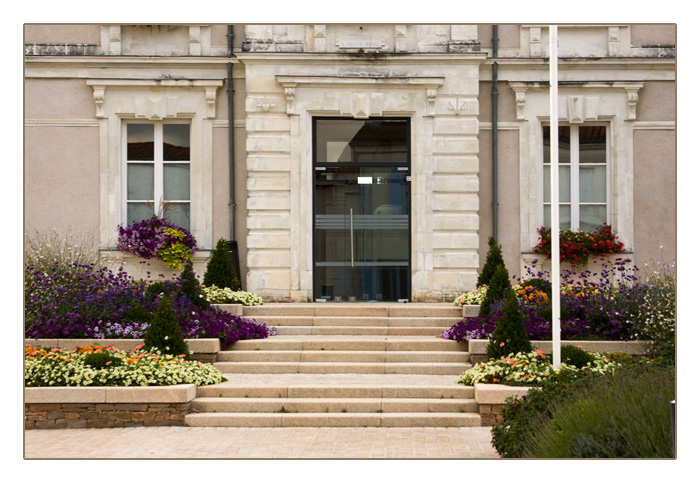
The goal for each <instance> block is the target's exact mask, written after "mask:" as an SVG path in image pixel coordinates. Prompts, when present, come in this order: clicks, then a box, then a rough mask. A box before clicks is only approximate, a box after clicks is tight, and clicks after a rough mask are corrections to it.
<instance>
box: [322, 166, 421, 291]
mask: <svg viewBox="0 0 700 483" xmlns="http://www.w3.org/2000/svg"><path fill="white" fill-rule="evenodd" d="M315 173H316V193H315V204H316V206H315V219H314V222H315V233H314V241H315V247H314V250H315V273H316V276H315V286H314V291H315V297H316V298H325V299H327V300H343V301H347V300H350V297H354V299H355V300H357V301H379V300H385V301H392V300H393V301H396V300H399V299H408V298H409V263H408V261H409V256H410V250H409V235H410V232H409V220H408V215H409V197H408V189H407V180H406V176H407V171H405V170H400V168H398V167H366V166H363V167H360V166H357V167H355V166H344V167H337V168H327V169H325V170H317V171H315Z"/></svg>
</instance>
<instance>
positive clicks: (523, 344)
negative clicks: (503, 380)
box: [486, 268, 532, 359]
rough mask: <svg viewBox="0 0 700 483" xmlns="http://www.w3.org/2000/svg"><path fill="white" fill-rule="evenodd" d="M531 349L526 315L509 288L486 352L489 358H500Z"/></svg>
mask: <svg viewBox="0 0 700 483" xmlns="http://www.w3.org/2000/svg"><path fill="white" fill-rule="evenodd" d="M499 270H500V268H499ZM497 273H498V272H497ZM495 277H496V276H494V278H495ZM531 351H532V344H530V339H529V338H528V336H527V331H526V330H525V317H523V314H522V313H521V312H520V307H519V306H518V301H517V299H516V298H515V292H513V290H512V289H510V288H509V289H508V294H507V296H506V304H505V306H504V307H503V311H502V312H501V316H500V317H499V319H498V321H497V322H496V329H495V330H494V331H493V334H492V335H491V338H490V339H489V345H488V347H487V348H486V352H487V354H488V356H489V358H491V357H493V358H494V359H498V358H501V357H505V356H507V355H509V354H517V353H518V352H531Z"/></svg>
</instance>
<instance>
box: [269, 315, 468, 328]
mask: <svg viewBox="0 0 700 483" xmlns="http://www.w3.org/2000/svg"><path fill="white" fill-rule="evenodd" d="M260 320H261V321H263V319H260ZM460 320H462V319H460V318H458V317H309V316H297V315H274V316H270V317H265V318H264V322H266V323H267V325H272V326H274V327H278V328H279V327H297V326H313V327H335V326H345V327H439V328H441V329H442V330H445V329H447V328H450V327H452V326H453V325H454V324H456V323H457V322H459V321H460Z"/></svg>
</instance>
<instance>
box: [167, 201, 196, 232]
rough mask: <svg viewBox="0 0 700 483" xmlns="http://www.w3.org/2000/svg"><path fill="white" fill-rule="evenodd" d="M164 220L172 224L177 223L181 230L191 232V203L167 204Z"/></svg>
mask: <svg viewBox="0 0 700 483" xmlns="http://www.w3.org/2000/svg"><path fill="white" fill-rule="evenodd" d="M163 218H165V219H166V220H168V221H169V222H171V223H175V224H176V225H177V226H179V227H180V228H184V229H185V230H187V231H189V230H190V204H189V203H167V204H166V205H165V209H164V210H163Z"/></svg>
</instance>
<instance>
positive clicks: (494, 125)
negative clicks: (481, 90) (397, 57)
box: [491, 25, 498, 241]
mask: <svg viewBox="0 0 700 483" xmlns="http://www.w3.org/2000/svg"><path fill="white" fill-rule="evenodd" d="M492 32H493V39H492V42H493V58H494V59H497V58H498V25H493V27H492ZM491 169H492V188H491V189H492V202H491V207H492V210H493V238H494V239H495V240H496V241H498V62H496V61H495V60H494V62H493V64H492V67H491Z"/></svg>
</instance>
